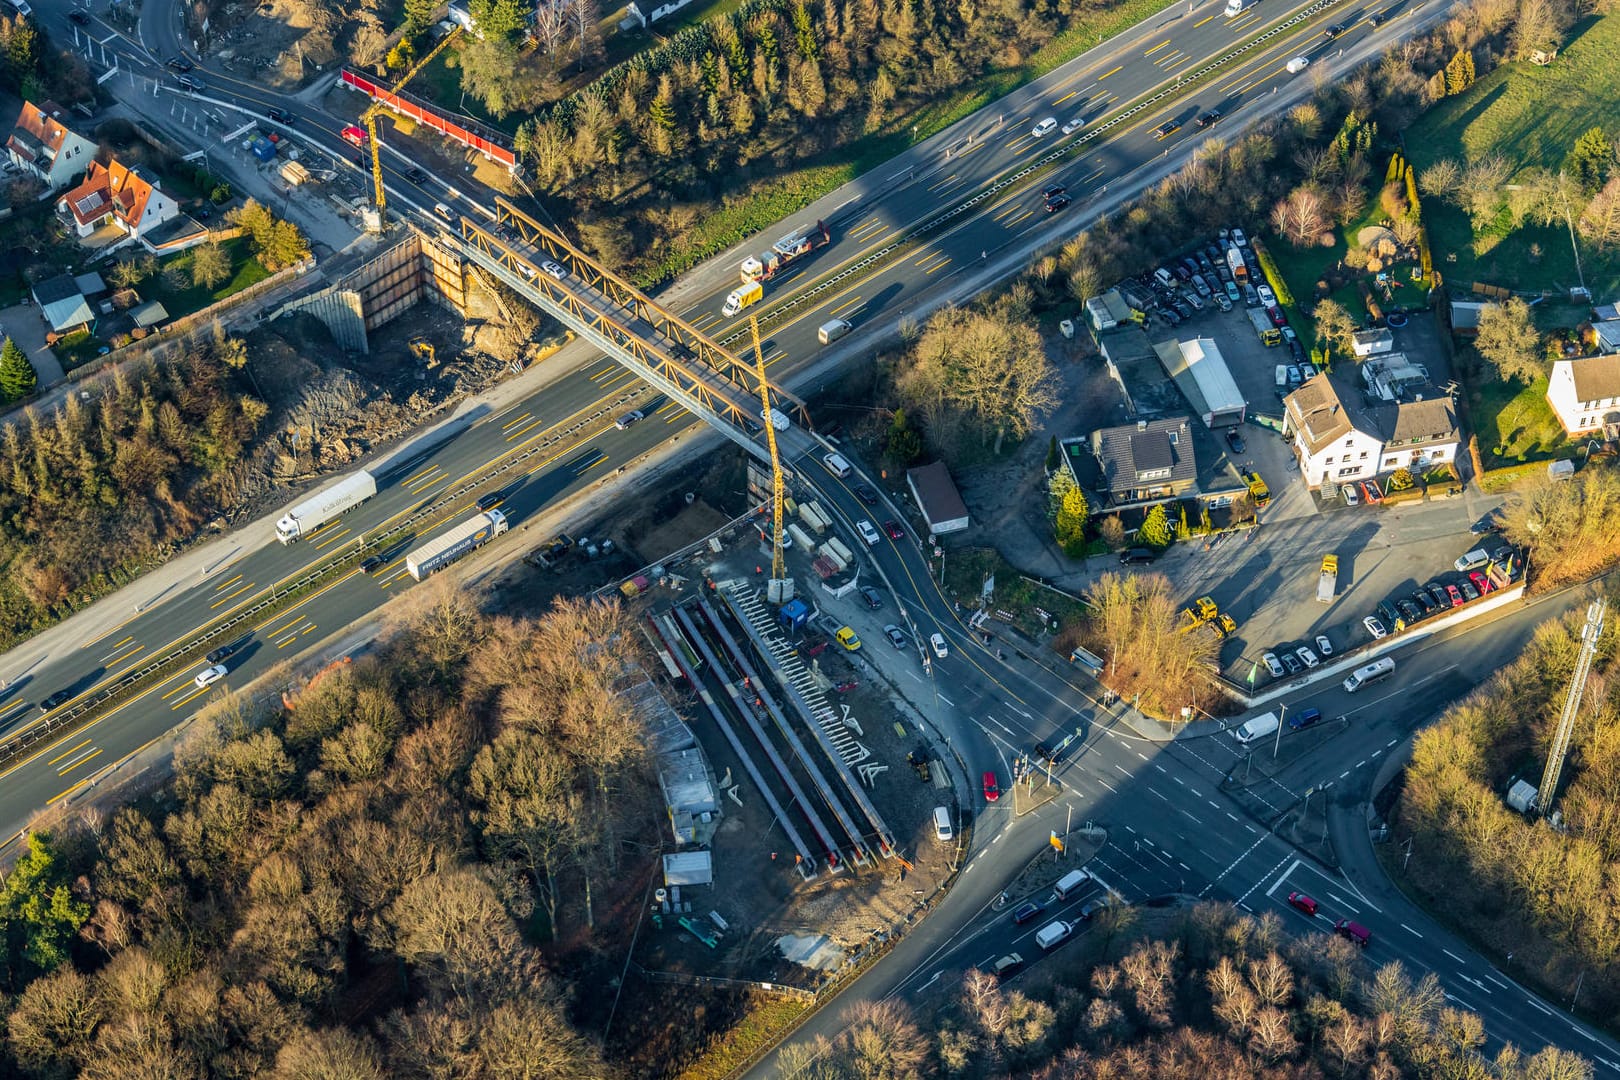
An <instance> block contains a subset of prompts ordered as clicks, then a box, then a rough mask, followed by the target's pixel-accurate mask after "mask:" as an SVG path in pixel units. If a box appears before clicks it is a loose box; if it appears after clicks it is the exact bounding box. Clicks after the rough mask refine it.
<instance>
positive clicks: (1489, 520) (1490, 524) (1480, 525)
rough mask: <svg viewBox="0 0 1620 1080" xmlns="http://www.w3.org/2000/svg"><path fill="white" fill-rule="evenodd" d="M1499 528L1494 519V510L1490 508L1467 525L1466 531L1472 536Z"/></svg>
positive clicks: (1482, 534) (1481, 534)
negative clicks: (1489, 510) (1482, 515)
mask: <svg viewBox="0 0 1620 1080" xmlns="http://www.w3.org/2000/svg"><path fill="white" fill-rule="evenodd" d="M1500 528H1501V525H1499V524H1498V523H1497V520H1496V511H1495V510H1492V511H1491V512H1490V513H1488V514H1486V515H1485V516H1484V517H1482V518H1480V519H1479V520H1478V521H1476V522H1474V523H1473V524H1472V525H1470V526H1469V527H1468V531H1469V533H1471V534H1472V535H1474V536H1484V535H1485V534H1486V533H1493V532H1496V531H1497V530H1498V529H1500Z"/></svg>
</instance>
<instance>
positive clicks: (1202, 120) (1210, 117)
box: [1198, 109, 1221, 128]
mask: <svg viewBox="0 0 1620 1080" xmlns="http://www.w3.org/2000/svg"><path fill="white" fill-rule="evenodd" d="M1220 118H1221V114H1220V110H1218V109H1211V110H1209V112H1207V113H1205V114H1204V115H1203V116H1200V117H1199V118H1198V126H1199V127H1201V128H1207V127H1209V126H1211V125H1212V124H1214V123H1215V122H1216V121H1217V120H1219V119H1220Z"/></svg>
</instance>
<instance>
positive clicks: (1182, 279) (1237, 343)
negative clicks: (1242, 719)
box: [1131, 237, 1501, 688]
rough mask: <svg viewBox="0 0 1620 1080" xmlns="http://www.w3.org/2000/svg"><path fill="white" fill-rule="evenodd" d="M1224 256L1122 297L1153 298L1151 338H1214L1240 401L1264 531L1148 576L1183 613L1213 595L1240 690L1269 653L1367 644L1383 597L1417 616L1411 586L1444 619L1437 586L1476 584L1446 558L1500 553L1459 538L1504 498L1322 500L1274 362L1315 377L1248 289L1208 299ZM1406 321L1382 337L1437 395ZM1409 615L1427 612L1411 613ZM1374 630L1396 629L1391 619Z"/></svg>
mask: <svg viewBox="0 0 1620 1080" xmlns="http://www.w3.org/2000/svg"><path fill="white" fill-rule="evenodd" d="M1212 244H1213V245H1214V246H1213V247H1211V245H1212ZM1221 247H1222V245H1221V241H1220V240H1219V239H1218V238H1214V237H1211V238H1209V239H1208V240H1206V241H1203V242H1202V243H1201V244H1200V248H1201V249H1202V250H1201V251H1199V252H1194V253H1192V254H1190V255H1188V256H1187V258H1190V259H1192V262H1191V263H1187V262H1184V261H1183V258H1181V257H1178V258H1176V259H1172V260H1168V261H1167V262H1166V263H1165V267H1164V268H1165V270H1166V271H1167V273H1168V274H1169V276H1170V277H1171V283H1170V284H1168V285H1167V284H1165V282H1164V278H1165V276H1166V274H1159V275H1156V276H1154V275H1147V280H1145V281H1138V282H1136V283H1133V285H1132V286H1131V288H1132V290H1133V291H1135V292H1137V293H1138V294H1142V293H1148V294H1151V295H1146V296H1143V295H1139V296H1138V299H1141V300H1143V301H1145V303H1146V309H1147V310H1148V311H1149V313H1150V317H1149V322H1148V324H1147V330H1148V334H1149V337H1150V338H1151V339H1152V340H1154V341H1160V340H1163V339H1164V338H1166V337H1169V336H1172V335H1174V336H1175V337H1177V338H1179V339H1181V340H1183V341H1185V340H1188V339H1191V338H1193V337H1208V338H1211V339H1213V340H1214V341H1215V343H1216V345H1217V346H1218V347H1219V348H1220V352H1221V355H1222V357H1223V358H1224V359H1225V361H1226V364H1227V367H1228V369H1229V370H1230V372H1231V374H1232V378H1233V380H1234V381H1235V382H1236V384H1237V386H1238V389H1239V391H1240V392H1241V393H1242V394H1243V396H1244V398H1245V399H1246V400H1247V401H1248V405H1249V421H1250V422H1249V423H1248V424H1246V425H1245V426H1244V428H1243V436H1244V443H1245V446H1244V452H1243V453H1242V454H1230V455H1228V456H1229V457H1230V458H1231V459H1232V461H1233V463H1234V464H1236V465H1238V466H1239V467H1240V468H1243V469H1246V470H1253V471H1256V472H1258V473H1259V474H1260V475H1261V476H1262V477H1263V478H1264V479H1265V481H1266V484H1267V486H1268V487H1269V488H1270V490H1271V502H1270V504H1269V505H1268V506H1267V507H1266V508H1265V509H1264V510H1263V511H1262V512H1261V513H1260V521H1261V523H1262V528H1259V529H1256V530H1252V531H1250V532H1248V533H1243V534H1237V535H1229V536H1226V537H1224V538H1221V539H1218V540H1214V541H1212V542H1211V543H1210V545H1209V546H1207V547H1206V546H1204V544H1203V542H1201V541H1200V542H1196V543H1188V544H1182V545H1177V546H1176V547H1175V548H1172V549H1171V551H1170V552H1169V553H1167V554H1166V556H1165V557H1164V558H1163V559H1161V560H1160V562H1159V563H1158V567H1157V568H1158V569H1159V570H1161V571H1163V572H1165V573H1167V574H1168V575H1169V576H1170V577H1171V579H1172V581H1174V582H1175V584H1176V586H1177V588H1178V590H1179V591H1180V593H1181V594H1182V595H1181V599H1182V601H1183V603H1188V604H1190V603H1191V602H1192V601H1193V600H1195V599H1196V598H1198V597H1200V596H1209V597H1211V598H1212V599H1214V600H1215V602H1216V604H1217V606H1218V607H1219V609H1220V610H1221V611H1222V612H1225V613H1227V614H1230V615H1231V616H1232V617H1233V618H1234V619H1235V620H1236V621H1237V623H1238V629H1237V632H1236V633H1235V634H1233V635H1231V636H1230V637H1229V638H1228V639H1227V640H1226V641H1225V643H1224V645H1223V647H1222V650H1221V654H1220V661H1221V667H1222V669H1223V671H1224V672H1225V674H1226V675H1227V676H1228V677H1230V678H1232V679H1234V680H1236V681H1237V682H1239V683H1243V684H1247V683H1248V680H1249V677H1250V671H1251V669H1252V670H1254V672H1255V674H1254V685H1255V686H1256V687H1257V688H1258V687H1262V686H1263V685H1264V684H1265V683H1266V682H1267V681H1268V680H1269V679H1271V678H1272V676H1271V675H1270V674H1269V672H1268V668H1267V665H1266V664H1265V662H1264V660H1263V656H1264V654H1265V653H1267V652H1273V653H1275V654H1276V655H1277V656H1278V658H1279V660H1280V658H1281V656H1282V654H1283V653H1285V652H1287V653H1295V651H1296V650H1297V649H1299V648H1300V647H1302V646H1303V647H1307V648H1309V649H1311V651H1312V652H1313V653H1314V652H1316V651H1318V647H1317V645H1316V638H1317V637H1318V635H1322V636H1326V637H1327V638H1328V641H1329V643H1330V645H1331V647H1332V649H1333V651H1334V654H1335V655H1338V654H1342V653H1344V652H1346V651H1348V650H1350V649H1353V648H1356V647H1359V646H1362V645H1366V644H1369V643H1370V642H1371V641H1372V634H1371V633H1370V632H1369V630H1368V628H1367V627H1366V626H1365V625H1364V624H1363V620H1364V619H1365V617H1366V616H1368V615H1377V614H1378V605H1379V603H1380V602H1381V601H1385V602H1388V603H1390V604H1391V605H1393V604H1394V602H1395V601H1396V599H1397V598H1405V599H1408V600H1409V601H1410V602H1411V603H1412V604H1413V605H1414V607H1415V606H1416V605H1417V604H1418V603H1419V601H1418V600H1417V599H1416V598H1414V592H1415V590H1417V589H1418V588H1420V587H1422V586H1426V585H1429V584H1431V583H1434V584H1438V585H1439V586H1440V590H1441V593H1442V595H1441V596H1440V597H1437V598H1431V606H1433V607H1436V608H1438V607H1439V606H1440V605H1441V603H1442V602H1443V603H1444V604H1445V605H1446V606H1447V607H1448V609H1449V604H1450V602H1451V599H1452V598H1451V596H1450V594H1449V593H1448V592H1447V591H1446V588H1445V587H1446V586H1447V585H1450V586H1453V587H1455V588H1457V590H1458V593H1459V598H1463V599H1466V597H1464V596H1463V595H1462V593H1463V589H1464V586H1465V583H1466V584H1467V585H1468V586H1469V587H1472V588H1474V589H1475V591H1476V592H1477V591H1478V586H1477V585H1476V584H1474V583H1473V582H1470V581H1469V579H1468V577H1467V575H1466V574H1459V573H1457V572H1456V571H1455V570H1454V569H1453V565H1452V564H1453V560H1455V559H1456V558H1457V557H1458V556H1460V555H1462V554H1463V553H1464V552H1467V551H1469V550H1472V549H1474V548H1477V547H1479V546H1481V544H1483V545H1484V546H1485V547H1486V548H1487V549H1488V550H1494V549H1496V548H1498V547H1500V546H1501V542H1500V540H1498V539H1495V538H1494V537H1492V536H1486V537H1476V536H1472V535H1470V533H1469V528H1470V526H1471V525H1473V524H1474V523H1475V522H1476V521H1478V520H1479V519H1480V518H1481V517H1482V516H1484V515H1485V514H1487V513H1489V512H1491V511H1493V510H1494V509H1495V508H1496V507H1497V506H1499V505H1500V502H1501V500H1500V499H1499V498H1495V497H1486V496H1482V495H1479V494H1477V493H1476V492H1474V491H1472V490H1469V491H1467V492H1465V493H1464V494H1463V495H1462V496H1461V497H1458V498H1439V499H1428V500H1425V501H1422V502H1414V503H1405V504H1402V505H1398V506H1393V507H1391V506H1384V505H1380V506H1370V505H1367V504H1366V503H1365V502H1363V503H1361V504H1359V505H1357V506H1347V505H1345V503H1344V502H1343V501H1342V500H1341V499H1339V498H1336V497H1330V498H1321V497H1320V496H1319V494H1317V493H1313V492H1311V491H1310V490H1309V489H1307V488H1306V486H1305V484H1304V481H1303V479H1302V478H1301V476H1300V472H1299V467H1298V464H1297V462H1296V460H1295V458H1294V455H1293V452H1292V450H1291V449H1290V447H1289V444H1288V441H1287V440H1285V439H1284V438H1283V437H1282V436H1281V435H1280V434H1279V433H1278V432H1277V431H1276V430H1275V427H1274V426H1273V425H1276V424H1277V423H1278V422H1279V421H1280V418H1281V416H1282V414H1283V404H1282V395H1281V394H1280V393H1279V379H1278V366H1279V365H1288V366H1292V365H1295V364H1296V362H1301V361H1303V366H1302V370H1299V371H1297V372H1295V373H1293V375H1292V377H1285V381H1286V383H1287V388H1288V389H1289V390H1291V389H1292V388H1294V387H1297V386H1298V385H1299V384H1300V383H1301V382H1302V381H1303V380H1304V379H1307V378H1309V377H1311V376H1312V375H1314V374H1315V373H1316V369H1315V368H1313V367H1311V366H1310V365H1309V363H1308V343H1306V342H1302V341H1301V342H1297V343H1294V342H1290V341H1288V340H1287V339H1284V340H1283V341H1282V342H1281V343H1280V344H1277V345H1273V346H1267V345H1265V344H1263V343H1262V341H1261V336H1260V332H1259V328H1258V327H1257V325H1256V321H1255V320H1254V319H1252V318H1251V316H1250V312H1251V311H1262V312H1265V311H1267V310H1268V309H1267V307H1266V306H1265V305H1264V304H1262V303H1261V302H1260V296H1259V295H1258V289H1257V288H1256V289H1254V292H1253V293H1252V294H1249V293H1248V290H1245V289H1243V288H1242V286H1241V285H1237V283H1236V282H1235V281H1234V282H1233V285H1237V291H1238V293H1239V296H1240V298H1244V299H1245V300H1247V301H1248V302H1241V301H1240V302H1237V303H1233V302H1231V301H1230V300H1228V303H1227V304H1226V305H1222V304H1221V303H1219V302H1218V298H1217V297H1216V292H1215V290H1216V288H1219V289H1220V290H1221V291H1222V292H1223V293H1226V294H1227V296H1228V297H1229V296H1230V291H1231V290H1229V289H1228V288H1227V279H1228V278H1230V277H1231V275H1230V273H1229V272H1223V266H1222V264H1221V263H1220V262H1218V261H1217V260H1216V259H1215V255H1216V254H1218V253H1219V250H1220V248H1221ZM1178 269H1179V272H1173V271H1177V270H1178ZM1246 269H1247V272H1248V276H1249V277H1250V280H1251V282H1257V281H1260V280H1263V279H1262V278H1261V277H1260V276H1259V274H1258V268H1257V266H1256V265H1255V263H1254V261H1253V260H1252V259H1250V260H1249V261H1248V262H1247V263H1246ZM1195 271H1196V273H1197V275H1198V277H1201V278H1203V279H1204V284H1205V289H1206V290H1207V291H1208V292H1209V298H1208V299H1206V298H1205V297H1204V290H1200V289H1198V288H1196V283H1195V282H1194V281H1193V280H1192V278H1193V274H1194V272H1195ZM1296 287H1297V283H1296ZM1189 294H1193V295H1197V296H1198V298H1199V301H1200V304H1201V307H1194V305H1193V304H1192V303H1191V300H1190V297H1189ZM1223 308H1224V309H1223ZM1184 309H1186V310H1185V311H1184ZM1263 321H1264V322H1265V324H1266V325H1268V326H1272V327H1275V326H1276V322H1277V320H1276V319H1275V318H1273V317H1271V316H1270V315H1269V314H1268V315H1266V316H1265V318H1264V320H1263ZM1402 321H1403V322H1404V325H1402V326H1400V327H1398V328H1392V333H1393V335H1394V337H1395V350H1396V351H1397V352H1404V353H1406V354H1407V356H1408V358H1409V359H1410V360H1411V361H1413V362H1415V363H1417V364H1420V365H1422V366H1423V367H1425V368H1426V369H1427V370H1428V372H1429V382H1430V384H1431V385H1433V386H1435V387H1437V388H1440V387H1445V386H1446V385H1447V384H1448V383H1449V381H1450V377H1451V376H1450V369H1449V365H1448V363H1447V359H1446V354H1445V352H1444V350H1443V347H1442V342H1441V340H1440V331H1439V329H1438V328H1437V326H1436V325H1435V322H1434V320H1433V318H1432V317H1431V316H1430V314H1429V313H1427V312H1423V313H1417V314H1415V315H1413V316H1412V318H1411V319H1410V320H1402ZM1342 363H1344V364H1351V363H1354V361H1351V360H1345V361H1342ZM1133 391H1134V388H1133ZM1183 407H1185V406H1183ZM1266 420H1269V421H1270V422H1271V423H1270V424H1266V423H1264V422H1263V421H1266ZM1201 434H1206V435H1207V434H1208V433H1201ZM1334 494H1336V493H1334ZM1330 554H1332V555H1336V556H1337V557H1338V565H1339V569H1338V576H1337V584H1336V587H1335V591H1334V597H1333V599H1332V601H1331V602H1328V603H1321V602H1319V601H1318V600H1317V583H1318V578H1319V575H1320V572H1321V566H1322V557H1323V556H1324V555H1330ZM1417 613H1418V614H1419V615H1420V617H1423V615H1424V614H1425V613H1423V612H1422V611H1421V609H1417ZM1394 614H1395V615H1397V616H1400V615H1401V614H1402V613H1401V612H1400V611H1394ZM1381 621H1383V622H1384V624H1385V627H1386V629H1393V627H1392V626H1390V621H1391V620H1388V619H1383V620H1381Z"/></svg>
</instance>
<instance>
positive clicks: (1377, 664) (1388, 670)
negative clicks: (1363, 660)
mask: <svg viewBox="0 0 1620 1080" xmlns="http://www.w3.org/2000/svg"><path fill="white" fill-rule="evenodd" d="M1393 674H1395V661H1394V660H1392V659H1390V658H1389V657H1387V656H1385V657H1381V658H1380V659H1377V660H1374V661H1373V662H1372V663H1370V664H1366V665H1364V666H1362V667H1358V668H1356V670H1354V671H1352V672H1351V673H1350V677H1349V678H1348V679H1346V680H1344V692H1345V693H1347V694H1353V693H1355V692H1356V691H1357V690H1360V689H1361V688H1362V687H1363V686H1366V685H1367V684H1368V683H1371V682H1377V681H1378V680H1379V679H1384V678H1388V677H1389V676H1391V675H1393Z"/></svg>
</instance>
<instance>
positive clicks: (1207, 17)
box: [1193, 15, 1215, 30]
mask: <svg viewBox="0 0 1620 1080" xmlns="http://www.w3.org/2000/svg"><path fill="white" fill-rule="evenodd" d="M1214 17H1215V16H1214V15H1205V16H1204V17H1203V18H1202V19H1199V20H1198V21H1197V22H1195V23H1193V29H1194V30H1196V29H1198V28H1199V27H1200V26H1203V25H1204V24H1205V23H1207V22H1209V20H1211V19H1213V18H1214Z"/></svg>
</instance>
